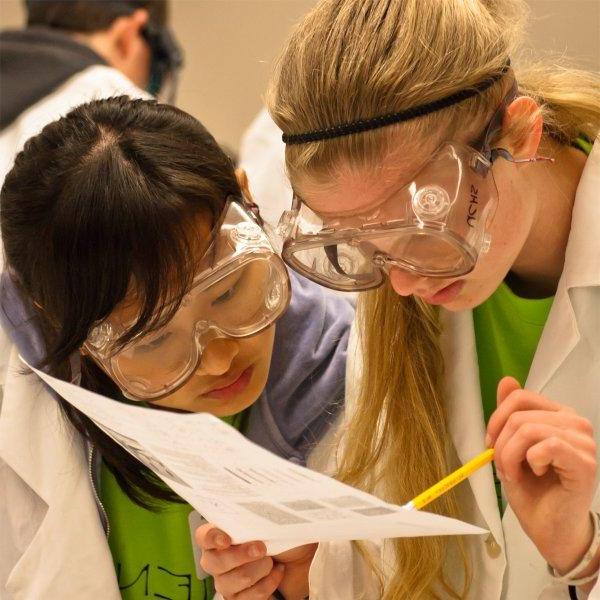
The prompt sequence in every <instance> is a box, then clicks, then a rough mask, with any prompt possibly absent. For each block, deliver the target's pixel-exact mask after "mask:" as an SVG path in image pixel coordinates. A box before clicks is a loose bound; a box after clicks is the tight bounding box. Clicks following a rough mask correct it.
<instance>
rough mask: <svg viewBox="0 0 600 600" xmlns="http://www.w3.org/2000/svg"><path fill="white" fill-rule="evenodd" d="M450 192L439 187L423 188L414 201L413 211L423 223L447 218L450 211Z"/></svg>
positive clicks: (414, 197)
mask: <svg viewBox="0 0 600 600" xmlns="http://www.w3.org/2000/svg"><path fill="white" fill-rule="evenodd" d="M450 205H451V202H450V197H449V196H448V192H447V191H446V190H444V189H443V188H441V187H439V186H437V185H430V186H427V187H423V188H421V189H420V190H418V191H417V192H416V194H415V195H414V196H413V199H412V209H413V211H414V213H415V215H416V216H417V217H418V218H419V220H421V221H432V220H437V219H441V218H443V217H445V216H446V215H447V214H448V211H449V210H450Z"/></svg>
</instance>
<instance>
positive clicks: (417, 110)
mask: <svg viewBox="0 0 600 600" xmlns="http://www.w3.org/2000/svg"><path fill="white" fill-rule="evenodd" d="M509 68H510V60H508V61H507V62H506V64H505V65H504V67H502V70H501V71H500V72H498V73H496V74H494V75H490V76H489V77H488V78H487V79H484V80H483V81H481V82H479V83H477V84H475V85H473V86H471V87H468V88H465V89H464V90H460V91H459V92H455V93H454V94H450V96H446V97H445V98H440V99H439V100H434V101H433V102H427V103H426V104H421V105H420V106H414V107H412V108H407V109H406V110H402V111H400V112H397V113H391V114H387V115H381V116H379V117H371V118H370V119H361V120H359V121H353V122H352V123H344V124H342V125H334V126H333V127H327V128H325V129H319V130H317V131H309V132H307V133H289V134H288V133H284V134H283V135H282V136H281V139H282V140H283V141H284V143H285V144H287V145H288V146H292V145H294V144H306V143H307V142H318V141H320V140H330V139H332V138H336V137H342V136H344V135H351V134H353V133H362V132H363V131H370V130H372V129H379V128H380V127H386V126H387V125H393V124H394V123H401V122H403V121H409V120H411V119H414V118H416V117H422V116H424V115H428V114H429V113H432V112H435V111H437V110H441V109H442V108H446V107H448V106H452V105H453V104H458V103H459V102H462V101H463V100H466V99H467V98H471V97H472V96H475V95H476V94H479V93H480V92H483V91H485V90H487V89H488V88H489V87H490V86H491V85H493V84H494V83H496V81H498V80H499V79H501V78H502V77H503V76H504V75H505V74H506V73H507V71H508V70H509Z"/></svg>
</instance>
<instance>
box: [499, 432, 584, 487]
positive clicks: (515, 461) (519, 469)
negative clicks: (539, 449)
mask: <svg viewBox="0 0 600 600" xmlns="http://www.w3.org/2000/svg"><path fill="white" fill-rule="evenodd" d="M547 439H555V440H560V441H561V443H564V444H567V445H569V447H571V448H573V449H574V450H576V452H577V453H578V454H579V455H581V456H584V455H587V456H588V457H590V458H591V457H595V443H594V440H593V439H592V438H591V437H590V436H587V435H584V434H582V433H579V432H578V431H573V430H565V429H560V428H558V427H554V426H552V425H545V424H540V423H526V424H524V425H523V426H522V427H520V428H519V429H518V430H517V431H516V432H515V433H514V435H513V436H512V437H511V438H510V439H509V440H508V441H507V443H506V444H505V445H504V446H503V447H502V448H501V449H500V450H496V457H497V458H498V461H497V463H496V465H497V470H498V471H499V472H500V473H501V475H502V477H503V479H504V480H505V481H508V482H510V481H519V480H520V479H521V477H522V476H523V474H524V473H525V470H524V468H523V466H524V463H525V462H527V463H528V464H529V461H528V460H527V453H528V451H529V449H530V448H532V447H534V446H535V445H537V444H539V443H541V442H544V441H545V440H547ZM594 460H595V458H594ZM548 464H549V463H548ZM548 464H546V465H542V464H537V463H535V464H534V466H535V467H536V469H535V470H533V469H532V470H533V471H534V473H535V474H536V475H538V476H541V475H544V474H545V473H546V472H547V470H548ZM530 466H531V465H530ZM579 468H580V465H579V463H576V464H574V465H572V470H573V469H574V470H575V471H573V473H575V472H576V471H577V469H579ZM587 475H588V471H587V470H585V471H584V472H581V473H580V477H579V478H581V477H583V476H586V477H587Z"/></svg>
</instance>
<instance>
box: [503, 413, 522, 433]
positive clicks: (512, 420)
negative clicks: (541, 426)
mask: <svg viewBox="0 0 600 600" xmlns="http://www.w3.org/2000/svg"><path fill="white" fill-rule="evenodd" d="M520 423H521V418H520V416H519V413H516V412H514V413H511V414H510V415H509V416H508V419H506V425H505V429H508V430H509V431H514V430H515V429H517V428H518V427H519V424H520Z"/></svg>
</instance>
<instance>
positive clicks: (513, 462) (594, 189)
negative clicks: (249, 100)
mask: <svg viewBox="0 0 600 600" xmlns="http://www.w3.org/2000/svg"><path fill="white" fill-rule="evenodd" d="M525 18H526V5H525V3H524V2H522V1H521V0H325V1H323V2H320V3H319V4H318V5H317V6H316V8H315V9H314V10H313V11H312V12H311V13H310V14H309V15H308V16H307V17H306V18H305V19H304V21H303V22H302V23H301V24H300V25H299V26H298V27H297V28H296V30H295V31H294V33H293V35H292V37H291V39H290V40H289V42H288V45H287V47H286V48H285V50H284V52H283V55H282V57H281V60H280V62H279V65H278V68H277V72H276V75H275V78H274V81H273V85H272V88H271V91H270V95H269V102H270V111H271V114H272V116H273V118H274V120H275V122H276V123H277V124H278V126H279V127H280V128H281V129H282V130H283V132H284V141H285V142H286V146H287V148H286V162H287V168H288V172H289V176H290V179H291V182H292V187H293V189H294V195H295V198H294V203H293V206H292V210H290V211H289V212H288V213H287V214H286V215H285V217H284V220H283V223H282V233H284V234H285V235H286V241H285V245H284V257H285V259H286V260H287V262H288V264H290V265H292V266H293V267H294V268H296V269H297V270H299V271H301V272H303V273H304V274H305V275H307V276H309V277H310V278H312V279H313V280H315V281H317V282H320V283H321V284H323V285H325V286H328V287H331V288H335V289H339V290H359V291H360V290H365V293H364V294H362V295H361V298H360V311H359V312H360V318H359V336H358V337H357V340H356V345H355V352H354V354H355V356H357V359H356V364H355V369H354V370H353V369H351V370H350V380H349V385H350V386H352V385H356V397H355V405H354V409H353V410H350V411H349V412H350V414H349V416H348V425H347V429H346V431H345V432H344V433H345V438H344V444H343V446H342V452H341V454H340V456H339V457H338V458H339V462H338V467H339V472H338V475H339V477H340V478H341V479H343V480H344V481H346V482H348V483H351V484H353V485H357V486H359V487H363V488H365V489H367V490H372V491H375V492H377V493H379V494H380V495H382V496H384V497H385V498H386V499H388V500H391V501H393V502H398V503H403V502H406V501H408V500H409V499H410V498H411V497H413V496H414V495H415V494H417V493H418V492H419V491H421V490H423V489H425V488H427V487H428V486H430V485H431V484H432V483H434V482H435V481H436V480H438V479H439V478H441V477H442V476H444V475H445V474H447V473H448V472H449V471H450V470H451V469H453V468H454V467H456V466H457V465H458V464H460V463H462V462H464V461H466V460H468V459H469V458H471V457H472V456H474V455H476V454H477V453H478V452H481V451H483V450H484V449H485V447H486V446H491V447H494V448H495V456H496V458H495V472H494V471H493V470H492V467H491V466H490V467H488V468H486V469H484V470H482V471H481V472H479V473H477V474H476V475H475V476H473V477H472V478H471V480H470V482H469V484H464V485H463V486H462V487H461V488H459V489H457V490H456V491H455V492H452V493H448V494H446V495H445V496H444V497H442V498H441V499H439V500H438V501H437V502H436V503H434V504H432V505H430V507H429V508H430V509H431V510H433V511H435V512H440V513H444V514H451V515H456V516H458V517H460V518H462V519H465V520H467V521H471V522H475V523H479V524H480V525H483V526H485V527H486V528H487V529H489V531H490V534H489V535H488V536H487V537H481V538H480V539H477V540H474V541H473V542H471V541H467V540H461V539H450V540H447V539H445V538H423V539H418V538H416V539H409V540H390V541H387V542H385V543H384V544H383V545H379V544H374V543H363V544H358V545H356V546H351V545H349V544H347V545H345V544H339V543H330V544H321V545H320V547H319V549H318V551H317V554H316V556H315V559H314V560H313V563H312V567H311V571H310V597H311V599H314V598H324V599H325V598H326V599H327V600H333V599H336V598H339V599H343V600H346V599H350V598H352V599H353V598H385V599H386V600H392V599H394V600H395V599H403V598H411V599H413V598H476V599H478V600H479V599H486V600H487V599H490V600H496V599H500V598H506V599H510V600H520V599H523V598H542V597H543V598H556V599H558V598H574V597H580V598H584V597H586V594H587V593H588V592H590V590H591V589H592V588H593V586H594V585H595V582H596V577H597V574H598V569H599V566H600V553H599V552H598V548H599V546H600V537H599V533H598V516H597V514H596V511H598V510H599V509H600V501H599V499H598V497H597V492H596V482H595V474H596V461H597V452H596V435H595V434H594V433H593V430H594V428H596V429H597V427H598V424H599V421H600V415H599V413H598V408H597V407H598V406H599V404H600V392H599V390H600V368H599V367H600V237H599V235H598V234H599V232H600V175H599V174H600V144H598V143H596V144H595V145H593V140H594V139H595V138H596V136H597V134H598V131H599V129H600V79H599V78H598V76H597V75H594V74H591V73H586V72H581V71H576V70H574V69H569V68H560V67H557V66H552V65H549V66H543V65H535V66H531V67H528V68H526V69H525V68H520V67H519V65H518V63H516V62H515V50H516V46H517V42H518V40H519V38H520V34H521V30H522V26H523V24H524V22H525ZM350 354H351V355H352V354H353V352H350ZM361 356H362V358H361ZM507 376H510V377H507ZM521 385H523V387H521ZM497 403H498V406H496V404H497ZM239 589H240V590H243V589H244V587H243V585H242V583H241V582H240V588H239ZM282 589H283V588H282ZM594 593H600V587H599V588H598V591H594ZM294 594H295V591H294V589H290V591H289V593H288V594H287V595H286V598H290V599H291V598H296V597H298V596H297V595H294ZM231 597H235V598H238V596H235V595H232V596H231ZM239 597H245V596H239Z"/></svg>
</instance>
